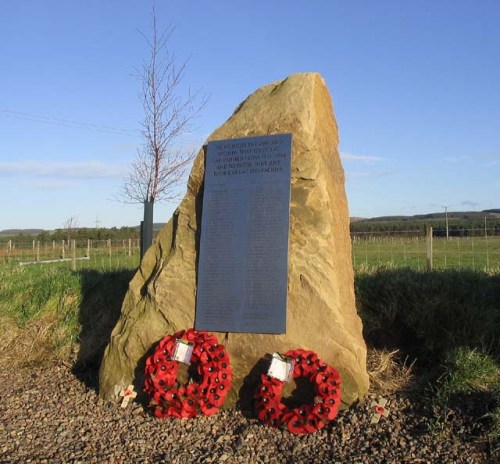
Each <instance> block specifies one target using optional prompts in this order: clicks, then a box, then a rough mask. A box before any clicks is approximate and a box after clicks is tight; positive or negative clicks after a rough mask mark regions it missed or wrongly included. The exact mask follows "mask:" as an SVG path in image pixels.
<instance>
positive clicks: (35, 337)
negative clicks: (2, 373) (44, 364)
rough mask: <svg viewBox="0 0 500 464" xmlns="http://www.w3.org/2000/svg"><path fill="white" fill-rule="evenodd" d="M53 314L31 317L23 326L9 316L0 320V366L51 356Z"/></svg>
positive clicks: (31, 362)
mask: <svg viewBox="0 0 500 464" xmlns="http://www.w3.org/2000/svg"><path fill="white" fill-rule="evenodd" d="M55 323H56V318H55V316H53V315H50V316H43V317H39V318H35V319H32V320H31V321H29V322H28V323H27V324H26V326H25V327H19V325H18V324H17V323H16V322H15V321H14V320H13V319H11V318H8V317H4V318H2V319H1V320H0V327H1V328H0V366H10V367H12V366H18V365H21V364H33V363H38V362H41V361H47V360H48V359H50V358H52V357H53V353H54V347H53V334H52V329H53V326H54V325H55Z"/></svg>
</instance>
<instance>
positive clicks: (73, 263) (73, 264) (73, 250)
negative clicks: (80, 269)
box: [71, 239, 76, 271]
mask: <svg viewBox="0 0 500 464" xmlns="http://www.w3.org/2000/svg"><path fill="white" fill-rule="evenodd" d="M71 270H72V271H76V240H75V239H73V240H71Z"/></svg>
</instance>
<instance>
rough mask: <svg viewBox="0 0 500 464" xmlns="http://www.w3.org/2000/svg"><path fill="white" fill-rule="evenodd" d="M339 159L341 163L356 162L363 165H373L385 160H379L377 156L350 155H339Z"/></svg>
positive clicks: (342, 153)
mask: <svg viewBox="0 0 500 464" xmlns="http://www.w3.org/2000/svg"><path fill="white" fill-rule="evenodd" d="M340 157H341V158H342V160H343V161H356V162H360V163H364V164H374V163H379V162H380V161H384V159H385V158H380V157H378V156H365V155H353V154H352V153H344V152H341V153H340Z"/></svg>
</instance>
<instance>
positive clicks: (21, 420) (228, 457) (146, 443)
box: [0, 366, 494, 464]
mask: <svg viewBox="0 0 500 464" xmlns="http://www.w3.org/2000/svg"><path fill="white" fill-rule="evenodd" d="M0 388H1V389H0V392H1V393H0V395H1V398H0V419H1V423H0V462H1V463H94V462H95V463H161V462H165V463H180V464H185V463H222V462H225V463H228V464H230V463H240V462H242V463H266V464H267V463H403V462H409V463H440V464H443V463H468V464H473V463H486V462H491V463H493V462H494V461H493V460H492V459H490V460H489V461H488V457H487V452H486V447H485V446H484V445H481V444H480V443H478V442H477V439H474V436H476V437H477V436H479V435H480V434H481V433H483V432H484V431H483V430H482V429H481V427H482V425H481V423H480V422H478V421H475V420H473V419H472V418H471V417H470V416H468V414H467V413H466V412H464V411H462V410H460V411H456V412H455V413H454V414H452V415H451V416H450V418H449V421H448V423H447V426H446V428H445V429H444V430H442V429H439V428H437V427H436V426H435V425H433V424H435V421H434V420H432V419H431V415H430V411H429V408H428V406H427V405H426V404H425V403H424V404H422V402H421V401H420V402H419V401H418V400H417V399H416V398H412V397H411V396H408V395H403V394H398V395H394V396H391V397H390V398H389V400H390V403H389V404H388V409H389V410H390V415H389V417H388V418H382V419H381V421H380V422H379V423H378V424H376V425H370V418H371V413H372V410H371V408H370V399H369V400H368V401H365V402H364V403H363V405H361V406H358V407H354V408H351V409H350V410H349V411H345V412H341V413H339V416H338V417H337V419H336V420H335V421H333V422H331V423H330V424H329V425H328V426H327V427H326V428H325V429H324V430H321V431H319V432H317V433H315V434H311V435H306V436H297V435H291V434H289V433H288V432H286V431H282V430H276V429H272V428H269V427H266V426H263V425H261V424H260V423H259V422H258V421H257V420H255V419H248V418H246V417H244V416H243V415H242V414H241V413H240V412H239V411H221V412H219V414H218V415H217V416H215V417H199V418H196V419H193V420H175V419H166V420H158V419H155V418H154V417H152V416H150V415H149V414H148V413H147V412H145V411H144V409H143V408H142V407H141V406H140V405H138V404H136V403H133V404H131V405H129V407H128V408H127V409H122V408H120V407H119V406H118V405H115V404H111V403H107V402H104V401H102V400H101V399H99V398H98V396H97V395H96V393H95V391H94V390H92V389H90V388H88V387H86V386H85V385H84V384H83V383H81V382H80V381H79V380H78V379H77V378H76V377H75V376H74V375H73V374H72V373H71V369H70V368H69V367H67V366H48V367H45V368H41V367H39V368H36V369H29V370H28V369H21V370H17V371H14V370H12V371H8V370H5V369H4V370H3V371H1V372H0Z"/></svg>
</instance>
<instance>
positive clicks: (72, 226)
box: [63, 216, 78, 247]
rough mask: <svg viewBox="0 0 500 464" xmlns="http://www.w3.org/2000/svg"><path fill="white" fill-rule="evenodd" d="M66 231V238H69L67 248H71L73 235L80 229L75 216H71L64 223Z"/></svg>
mask: <svg viewBox="0 0 500 464" xmlns="http://www.w3.org/2000/svg"><path fill="white" fill-rule="evenodd" d="M63 227H64V230H65V231H66V236H67V246H68V247H69V246H70V242H71V236H72V235H73V232H75V231H76V229H77V227H78V219H77V218H76V217H75V216H71V217H69V218H68V219H66V220H65V221H64V223H63Z"/></svg>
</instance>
